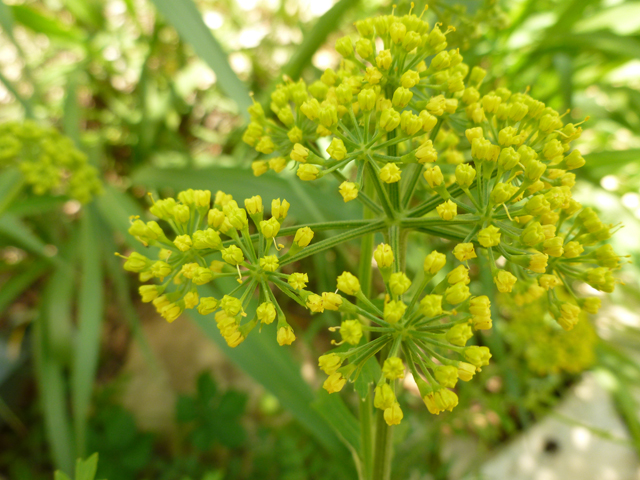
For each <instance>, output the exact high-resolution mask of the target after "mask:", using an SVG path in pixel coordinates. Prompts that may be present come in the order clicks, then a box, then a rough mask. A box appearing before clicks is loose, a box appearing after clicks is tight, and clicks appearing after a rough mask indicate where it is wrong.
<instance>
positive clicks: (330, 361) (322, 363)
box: [318, 353, 342, 375]
mask: <svg viewBox="0 0 640 480" xmlns="http://www.w3.org/2000/svg"><path fill="white" fill-rule="evenodd" d="M340 365H342V358H340V356H339V355H337V354H335V353H328V354H326V355H322V356H321V357H320V358H319V359H318V366H319V367H320V369H321V370H322V371H323V372H324V373H326V374H327V375H331V374H333V373H335V372H336V371H337V370H338V368H340Z"/></svg>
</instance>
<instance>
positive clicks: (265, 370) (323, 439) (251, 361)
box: [191, 289, 344, 454]
mask: <svg viewBox="0 0 640 480" xmlns="http://www.w3.org/2000/svg"><path fill="white" fill-rule="evenodd" d="M211 290H213V289H211ZM215 293H216V292H214V291H211V293H210V294H212V295H213V294H215ZM191 318H193V320H194V321H195V322H196V323H197V324H198V325H199V326H200V328H202V330H203V331H204V332H205V333H206V334H207V336H208V337H209V338H211V340H213V341H214V342H215V343H216V344H217V345H218V346H219V347H220V349H222V351H224V353H225V355H227V357H228V358H229V359H230V360H231V361H232V362H234V363H235V364H236V365H238V366H239V367H240V368H241V369H242V370H243V371H244V372H246V373H247V374H248V375H250V376H251V377H253V379H254V380H256V381H257V382H258V383H260V384H261V385H262V386H263V387H264V388H266V389H267V390H268V391H269V392H271V393H272V394H273V395H275V396H276V397H277V398H278V400H279V401H280V403H281V404H282V406H283V407H284V408H285V409H286V410H287V411H289V412H290V413H291V414H292V415H293V416H294V417H295V418H296V420H297V421H298V422H299V423H300V424H301V425H302V426H303V427H305V428H306V429H307V430H308V431H309V432H310V433H311V434H312V435H314V436H315V437H316V438H317V439H318V440H319V441H320V443H322V445H324V446H325V448H327V450H328V451H330V452H333V453H336V454H339V453H341V452H344V450H343V449H342V447H341V445H340V442H339V440H338V438H337V436H336V435H335V433H334V432H333V430H332V429H331V427H330V426H329V425H328V424H327V422H326V421H325V420H324V419H323V418H322V416H321V415H320V414H319V413H318V412H317V411H315V410H314V409H313V408H312V407H311V406H310V404H311V403H312V402H313V401H314V395H313V392H312V391H311V388H310V387H309V385H307V383H305V381H304V380H303V379H302V376H301V375H300V367H299V365H298V364H297V363H296V362H295V361H294V360H293V358H292V357H291V354H290V353H289V351H288V349H287V348H285V347H280V346H279V345H278V344H277V343H276V341H275V330H273V329H271V328H268V327H265V328H263V330H262V332H261V333H258V332H254V333H253V334H252V335H249V337H248V338H247V339H246V340H245V341H244V342H243V343H242V345H240V346H239V347H238V348H229V347H228V346H227V344H226V342H225V341H224V339H223V338H222V336H221V335H220V332H219V331H218V329H217V328H216V326H215V325H216V322H215V321H214V320H213V315H206V316H203V315H199V314H194V315H192V316H191Z"/></svg>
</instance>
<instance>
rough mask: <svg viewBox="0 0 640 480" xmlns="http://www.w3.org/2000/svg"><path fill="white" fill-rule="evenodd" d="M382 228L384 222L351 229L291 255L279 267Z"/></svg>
mask: <svg viewBox="0 0 640 480" xmlns="http://www.w3.org/2000/svg"><path fill="white" fill-rule="evenodd" d="M383 228H384V220H378V221H373V222H372V221H369V224H368V225H364V226H362V227H360V228H355V229H352V230H350V231H348V232H344V233H340V234H338V235H334V236H333V237H330V238H327V239H326V240H322V241H320V242H318V243H314V244H312V245H310V246H308V247H306V248H305V249H304V250H302V251H300V252H298V253H296V254H295V255H291V256H290V257H289V258H287V259H286V260H285V261H281V262H280V266H281V267H283V266H285V265H288V264H290V263H293V262H297V261H298V260H302V259H303V258H306V257H309V256H311V255H315V254H316V253H319V252H322V251H324V250H328V249H330V248H333V247H335V246H336V245H339V244H341V243H344V242H347V241H349V240H353V239H354V238H358V237H361V236H362V235H366V234H367V233H374V232H377V231H379V230H382V229H383Z"/></svg>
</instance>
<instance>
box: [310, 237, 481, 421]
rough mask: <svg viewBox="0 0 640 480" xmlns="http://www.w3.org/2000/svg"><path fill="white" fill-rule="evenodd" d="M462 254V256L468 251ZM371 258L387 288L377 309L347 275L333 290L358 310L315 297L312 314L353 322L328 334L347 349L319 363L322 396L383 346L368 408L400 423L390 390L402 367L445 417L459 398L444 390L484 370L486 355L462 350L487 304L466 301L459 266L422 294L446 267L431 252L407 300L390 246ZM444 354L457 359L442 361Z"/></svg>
mask: <svg viewBox="0 0 640 480" xmlns="http://www.w3.org/2000/svg"><path fill="white" fill-rule="evenodd" d="M465 251H466V256H467V257H468V256H469V255H470V254H471V251H472V249H471V251H470V250H469V249H468V248H467V249H465ZM373 257H374V260H375V262H376V264H377V265H378V268H379V270H380V273H381V274H382V278H383V280H384V282H385V286H386V296H385V301H384V306H383V308H382V309H380V308H378V307H376V305H375V304H374V303H373V302H372V301H371V300H370V299H369V298H367V296H365V295H364V294H363V293H362V291H361V288H360V281H359V279H358V278H357V277H356V276H355V275H353V274H352V273H350V272H344V273H342V274H341V275H340V276H339V277H338V278H337V289H338V290H339V291H340V292H342V293H343V294H345V295H348V296H353V297H355V298H356V300H357V301H358V302H357V303H358V304H357V305H356V304H354V303H352V302H350V301H348V300H347V299H346V298H344V297H342V296H341V295H339V294H337V293H330V292H325V293H323V294H322V296H321V297H320V296H316V297H319V298H318V299H317V301H318V308H317V309H316V310H315V311H322V310H323V309H330V310H338V311H340V312H342V313H344V314H345V317H347V318H348V317H353V319H350V320H344V321H343V322H342V324H341V325H340V327H336V328H333V329H332V330H334V331H335V330H338V331H339V333H340V336H341V341H340V342H338V343H336V344H337V345H342V344H348V345H350V346H351V347H350V348H349V349H348V350H346V351H345V350H343V349H340V350H337V351H333V352H330V353H327V354H325V355H322V356H321V357H320V359H319V366H320V368H321V369H322V370H323V371H324V372H325V373H326V374H327V375H328V377H327V379H326V381H325V382H324V388H325V389H326V390H327V391H328V392H329V393H334V392H338V391H340V390H341V389H342V388H343V386H344V385H345V383H346V382H347V381H355V378H357V376H358V375H359V374H360V372H361V370H362V368H363V366H364V364H365V362H366V361H367V360H369V359H370V358H371V357H373V356H374V355H376V354H377V353H378V352H380V351H382V350H383V349H385V348H388V349H389V355H388V357H387V358H386V360H385V361H384V364H383V366H382V375H381V376H380V378H379V379H378V381H377V383H376V387H375V397H374V406H375V407H376V408H379V409H381V410H384V418H385V420H386V422H387V423H388V424H389V425H395V424H398V423H400V421H401V420H402V417H403V414H402V409H401V407H400V405H399V403H398V401H397V398H396V394H395V391H396V383H397V382H396V380H399V379H403V378H404V376H405V370H406V368H405V362H406V364H407V366H408V369H409V371H410V372H411V374H412V375H413V379H414V380H415V381H416V383H417V384H418V387H419V389H420V395H421V397H422V398H423V400H424V402H425V404H426V406H427V408H428V409H429V411H430V412H431V413H434V414H439V413H440V412H442V411H444V410H449V411H451V410H452V409H453V408H454V407H455V406H456V405H457V404H458V397H457V395H456V394H455V392H454V391H453V390H451V389H452V388H454V387H455V386H456V383H457V382H458V380H463V381H469V380H471V378H472V377H473V376H474V374H475V373H476V372H477V371H480V369H481V368H482V367H483V366H485V365H488V364H489V359H490V358H491V353H490V352H489V349H488V348H487V347H482V346H467V342H468V341H469V339H470V338H471V337H472V336H473V332H474V331H475V330H486V329H489V328H491V326H492V321H491V302H490V301H489V299H488V298H487V297H486V296H472V295H471V293H470V291H469V287H468V284H469V282H470V279H469V269H468V268H467V267H466V266H465V265H459V266H458V267H456V268H454V269H453V270H451V271H450V272H449V273H447V275H446V276H444V278H443V279H442V281H440V282H439V283H437V284H435V285H432V286H431V288H430V292H429V293H428V294H424V292H425V290H426V289H427V288H428V287H429V285H430V284H431V282H432V280H433V278H434V276H435V275H436V274H437V273H438V272H439V271H440V270H442V269H443V268H444V267H445V265H446V256H445V255H444V254H442V253H439V252H436V251H434V252H431V253H430V254H429V255H427V257H426V258H425V260H424V265H423V272H420V275H419V278H421V279H420V280H419V283H418V284H417V285H414V286H413V287H414V288H413V289H412V290H411V291H412V293H411V294H408V293H407V292H409V291H410V289H411V288H412V283H413V282H412V281H411V280H410V279H409V278H408V277H407V275H406V274H405V273H403V272H398V271H395V272H394V268H393V266H394V264H395V258H394V252H393V251H392V249H391V248H390V247H389V245H386V244H380V245H378V247H377V248H376V249H375V251H374V254H373ZM416 287H417V288H416ZM310 300H311V301H313V299H311V298H310ZM405 300H406V303H405ZM310 308H311V307H310ZM311 310H312V311H314V308H311ZM363 332H370V333H374V334H375V335H376V338H375V339H374V340H370V341H368V340H367V339H366V338H365V336H364V335H363ZM334 343H335V342H334ZM447 352H453V353H454V354H457V355H458V357H459V358H458V359H452V358H449V356H447ZM401 355H402V356H403V357H404V361H403V360H402V359H401V357H400V356H401Z"/></svg>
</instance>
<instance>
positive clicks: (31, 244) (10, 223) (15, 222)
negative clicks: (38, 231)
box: [0, 213, 59, 263]
mask: <svg viewBox="0 0 640 480" xmlns="http://www.w3.org/2000/svg"><path fill="white" fill-rule="evenodd" d="M0 235H1V236H5V237H7V238H8V239H9V240H10V241H13V242H14V243H15V245H16V246H17V247H20V248H24V249H25V250H27V251H29V252H31V253H34V254H36V255H39V256H40V257H43V258H45V259H48V260H49V261H53V262H56V263H58V262H59V259H57V258H55V257H54V258H52V257H50V256H49V254H48V252H47V245H46V244H45V243H44V242H43V241H42V240H40V239H39V238H38V237H37V236H36V235H34V234H33V233H32V232H31V230H29V229H28V228H27V226H26V225H25V224H24V223H23V222H22V220H20V219H19V218H18V217H16V216H14V215H10V214H8V213H7V214H4V215H3V216H2V217H0Z"/></svg>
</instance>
